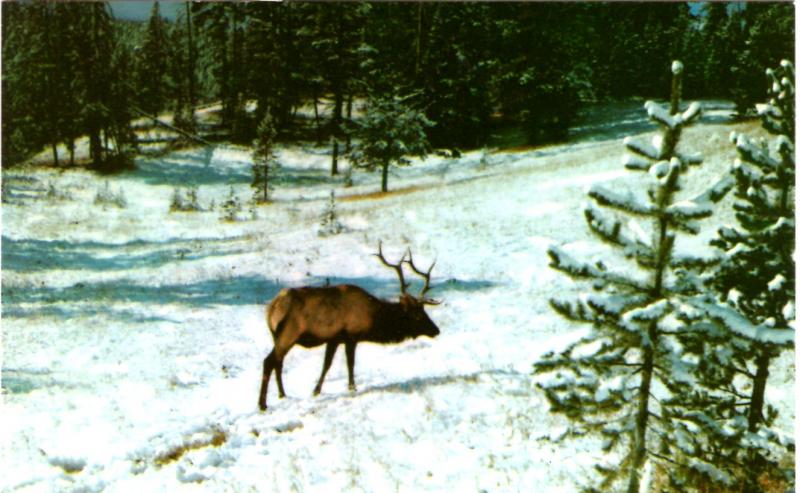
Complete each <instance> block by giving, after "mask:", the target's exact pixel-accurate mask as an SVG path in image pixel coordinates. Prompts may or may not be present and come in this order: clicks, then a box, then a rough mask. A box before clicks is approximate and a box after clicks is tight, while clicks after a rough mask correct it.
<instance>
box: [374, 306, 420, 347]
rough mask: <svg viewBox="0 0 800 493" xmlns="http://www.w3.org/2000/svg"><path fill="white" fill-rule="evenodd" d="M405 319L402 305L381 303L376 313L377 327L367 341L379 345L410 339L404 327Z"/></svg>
mask: <svg viewBox="0 0 800 493" xmlns="http://www.w3.org/2000/svg"><path fill="white" fill-rule="evenodd" d="M404 318H405V317H404V313H403V309H402V307H401V306H400V303H396V302H391V301H383V302H381V304H380V306H379V307H378V311H377V312H376V313H375V325H374V326H373V327H372V330H371V331H370V333H369V335H368V336H367V337H366V340H368V341H372V342H378V343H394V342H401V341H403V340H405V339H408V338H410V337H411V336H410V335H409V334H408V331H407V330H404V327H403V326H402V323H403V320H404Z"/></svg>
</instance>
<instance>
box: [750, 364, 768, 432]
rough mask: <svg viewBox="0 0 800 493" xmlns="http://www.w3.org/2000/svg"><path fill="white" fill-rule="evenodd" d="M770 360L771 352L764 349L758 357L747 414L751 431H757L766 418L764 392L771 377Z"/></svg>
mask: <svg viewBox="0 0 800 493" xmlns="http://www.w3.org/2000/svg"><path fill="white" fill-rule="evenodd" d="M769 361H770V357H769V353H767V351H766V350H762V352H761V353H760V354H759V355H758V359H756V376H755V378H754V379H753V392H752V394H751V396H750V408H749V409H748V416H747V429H748V430H749V431H751V432H755V431H756V430H757V429H758V425H759V423H761V422H762V421H763V420H764V412H763V411H764V392H765V390H766V388H767V378H768V377H769Z"/></svg>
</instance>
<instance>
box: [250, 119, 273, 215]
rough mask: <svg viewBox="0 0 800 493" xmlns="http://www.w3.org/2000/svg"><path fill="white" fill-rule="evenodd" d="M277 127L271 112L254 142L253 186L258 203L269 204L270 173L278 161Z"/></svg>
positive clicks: (259, 128) (260, 126) (259, 127)
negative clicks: (276, 154)
mask: <svg viewBox="0 0 800 493" xmlns="http://www.w3.org/2000/svg"><path fill="white" fill-rule="evenodd" d="M276 135H277V132H276V131H275V125H274V123H273V120H272V115H271V114H270V112H269V111H267V113H266V114H265V115H264V118H263V119H262V120H261V123H260V124H259V125H258V131H257V137H256V140H255V142H253V182H252V184H251V186H252V187H253V188H254V189H255V190H254V192H255V195H254V199H255V200H256V202H259V203H265V202H269V190H270V183H269V179H270V176H269V172H270V168H273V167H275V165H276V163H277V161H276V157H275V151H274V146H275V136H276Z"/></svg>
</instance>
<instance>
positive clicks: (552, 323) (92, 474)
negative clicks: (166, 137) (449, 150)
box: [0, 106, 794, 492]
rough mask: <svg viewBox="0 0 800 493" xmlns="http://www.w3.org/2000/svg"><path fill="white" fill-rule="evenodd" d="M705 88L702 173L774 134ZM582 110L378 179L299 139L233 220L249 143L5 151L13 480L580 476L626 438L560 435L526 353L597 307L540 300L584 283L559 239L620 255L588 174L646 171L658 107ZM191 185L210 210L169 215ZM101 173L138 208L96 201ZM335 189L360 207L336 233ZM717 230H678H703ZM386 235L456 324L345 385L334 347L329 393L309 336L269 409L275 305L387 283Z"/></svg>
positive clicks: (784, 366) (444, 486) (396, 484)
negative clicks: (626, 154) (569, 136)
mask: <svg viewBox="0 0 800 493" xmlns="http://www.w3.org/2000/svg"><path fill="white" fill-rule="evenodd" d="M711 108H712V111H709V112H708V113H707V114H706V117H705V120H704V122H703V123H702V124H700V125H698V126H696V127H694V128H691V129H689V130H687V132H686V134H685V137H684V139H683V140H682V145H684V146H686V147H687V148H690V149H692V150H698V151H701V152H702V153H703V154H704V155H705V158H706V164H705V165H704V166H703V167H702V168H701V169H700V170H698V171H696V172H695V173H694V174H693V175H691V176H692V177H693V178H694V179H695V180H696V183H701V184H706V183H708V182H709V181H710V180H712V179H714V177H716V176H719V175H720V174H722V173H724V172H726V171H727V169H728V167H729V166H730V164H731V163H732V162H733V160H734V158H735V150H734V148H733V146H731V145H730V144H729V142H728V135H729V134H730V132H731V131H732V130H736V131H747V132H750V133H758V132H759V127H758V124H757V123H754V122H744V123H728V122H727V121H726V118H725V108H724V107H718V106H711ZM713 108H717V110H714V109H713ZM720 108H721V109H720ZM601 116H603V117H602V118H601ZM585 122H586V123H585V125H583V126H582V127H581V128H578V129H574V131H573V141H572V142H571V143H569V144H565V145H558V146H548V147H542V148H535V149H524V150H519V151H517V152H509V151H502V152H500V151H497V152H486V153H484V152H481V151H475V152H469V153H465V154H463V155H462V156H461V157H460V158H458V159H450V158H443V157H436V156H433V157H429V158H428V159H426V160H425V161H424V162H419V161H414V162H413V164H412V166H409V167H405V168H395V169H394V170H393V174H392V176H391V177H390V181H389V187H390V190H392V191H391V192H389V193H388V194H376V193H375V191H376V190H377V189H378V183H379V180H380V177H379V175H378V174H367V173H363V172H357V173H354V174H353V179H354V184H353V186H352V187H348V188H344V187H343V186H342V181H343V178H341V177H337V178H330V177H329V176H328V173H329V168H328V166H329V159H330V158H329V155H328V152H329V150H328V149H327V148H319V147H314V146H283V147H281V148H280V149H279V152H278V159H279V161H280V162H281V168H280V170H279V171H278V172H277V178H276V181H275V190H274V195H273V197H274V202H273V203H272V204H269V205H264V206H258V207H255V208H254V210H253V211H250V210H248V207H247V206H246V205H245V207H244V208H243V210H242V211H241V213H240V214H239V220H237V221H232V222H225V221H221V220H220V216H221V214H222V211H221V210H220V205H221V204H222V203H223V202H224V201H225V200H226V198H227V196H228V194H229V190H230V189H231V187H232V188H233V190H234V191H235V193H236V194H237V195H238V196H239V197H240V198H241V199H242V201H245V202H246V200H247V198H248V197H249V196H250V193H251V191H250V188H249V183H250V179H251V175H250V165H251V160H250V155H249V149H247V148H244V147H237V146H230V145H222V144H220V145H218V146H216V147H213V148H190V149H185V150H181V151H176V152H174V153H171V154H168V155H166V156H163V157H150V158H140V159H138V161H137V168H136V169H135V170H132V171H129V172H126V173H123V174H120V175H117V176H114V177H113V178H105V177H98V176H97V175H96V174H93V173H91V172H89V171H86V170H81V169H75V170H57V169H53V168H42V167H36V166H33V165H28V166H25V167H17V168H13V169H11V170H7V171H5V172H4V175H3V179H4V182H5V185H4V188H5V191H6V200H7V202H6V203H4V204H3V208H2V219H3V233H2V235H3V238H2V240H3V242H2V265H3V274H2V311H3V336H2V337H3V339H2V343H3V361H2V386H3V394H2V398H3V406H2V416H1V417H0V419H2V421H3V423H4V425H3V427H2V434H3V435H2V437H1V439H0V441H2V443H3V445H4V448H3V458H2V461H3V463H4V464H5V473H4V474H3V478H2V480H0V485H1V489H2V490H3V491H56V490H57V491H61V490H71V489H76V490H83V491H100V490H107V491H131V490H134V489H139V490H141V491H183V490H190V489H195V488H197V486H198V484H199V486H200V487H201V488H202V489H205V490H213V491H230V490H236V491H249V490H253V491H259V490H262V489H263V488H265V485H269V486H270V487H272V488H274V489H275V490H277V491H294V490H296V491H320V492H323V491H548V492H559V491H563V492H572V491H575V490H576V489H577V488H578V486H579V485H580V484H582V483H583V482H584V481H585V480H586V478H588V477H590V476H591V475H592V474H593V468H594V466H595V464H598V463H603V462H604V461H609V460H611V459H612V458H609V457H607V456H605V455H604V454H603V452H602V451H601V450H600V448H599V446H598V444H597V443H595V442H594V441H593V440H576V441H573V442H568V443H569V445H568V447H565V446H563V445H557V444H554V443H551V442H548V441H547V440H546V439H547V438H548V437H553V436H558V435H560V434H561V433H562V432H563V431H564V429H565V425H566V422H565V421H563V420H562V419H560V418H557V417H554V416H552V415H550V414H549V413H548V411H547V403H546V400H545V399H544V396H543V395H542V394H541V393H540V391H538V390H537V388H536V387H535V385H534V380H533V377H532V375H531V373H532V364H533V362H535V361H536V360H537V359H538V358H539V357H540V355H541V354H543V353H544V352H547V351H550V350H553V349H557V348H559V347H563V346H564V345H565V344H567V343H568V342H569V341H571V340H574V339H575V338H576V337H579V336H580V334H581V332H582V331H583V330H585V328H583V327H581V326H576V325H572V324H570V323H568V322H566V321H564V320H563V319H561V318H560V317H558V316H557V315H556V314H555V313H554V312H553V311H552V310H551V308H550V307H549V305H548V299H549V298H550V297H552V296H554V295H562V294H564V293H570V292H578V291H579V290H581V289H582V287H581V286H577V285H575V284H574V283H572V282H571V281H569V280H568V279H567V278H565V277H564V276H562V275H560V274H557V273H556V272H555V271H553V270H551V269H550V268H549V267H548V266H547V264H548V258H547V255H546V250H547V247H548V246H549V245H551V244H559V245H565V248H566V249H568V250H571V251H581V252H583V254H585V255H593V256H596V257H597V258H600V257H602V256H604V255H608V254H609V250H608V249H606V248H605V247H603V246H602V245H598V244H597V243H595V242H593V241H592V240H591V238H590V233H589V231H588V229H587V228H586V226H585V224H584V219H583V214H582V207H583V203H584V201H585V200H586V194H585V189H586V188H587V187H588V186H589V185H591V184H594V183H598V182H607V183H613V184H614V186H615V187H623V188H625V187H630V188H634V187H637V186H639V184H640V182H638V181H637V180H638V179H640V178H641V177H638V176H635V175H632V174H630V173H628V172H626V171H625V170H624V169H623V167H622V165H621V164H620V158H621V156H622V155H623V146H622V143H621V141H620V140H618V138H619V137H621V136H622V135H624V134H627V133H630V132H632V131H633V132H648V131H650V128H648V126H647V125H646V124H644V123H643V122H644V112H640V114H637V115H635V116H633V115H629V109H620V108H616V109H615V108H604V109H603V110H602V115H599V114H598V115H591V118H589V117H587V118H586V119H585ZM187 185H193V186H195V187H197V190H198V196H199V202H200V206H201V207H202V208H203V209H206V210H203V211H198V212H173V213H170V212H169V205H170V201H171V200H172V196H173V194H174V192H175V189H176V187H186V186H187ZM106 187H108V190H109V191H110V193H111V195H116V196H117V198H120V197H122V198H124V201H123V200H118V202H121V203H123V202H124V204H123V206H122V207H118V206H116V205H114V204H112V203H97V202H98V200H97V197H98V196H103V194H104V193H105V192H104V189H105V188H106ZM331 190H334V191H335V195H336V212H337V216H338V220H339V221H340V222H341V223H342V225H343V226H344V231H343V232H341V233H340V234H336V235H328V236H325V235H320V234H319V231H320V228H321V226H320V222H321V217H322V215H323V213H324V211H325V208H326V204H327V201H328V197H329V194H330V191H331ZM686 193H691V186H690V189H689V190H687V191H686ZM100 202H103V201H102V200H100ZM212 202H213V205H214V207H213V209H212V208H211V205H212ZM726 206H727V203H725V204H723V205H722V206H720V208H725V207H726ZM731 220H732V217H731V216H730V213H723V214H720V215H718V216H715V218H714V219H712V220H711V221H712V225H710V226H713V225H714V224H713V223H716V224H720V223H725V222H729V221H731ZM713 233H714V228H713V227H709V228H707V229H706V232H705V233H703V234H702V235H701V236H700V237H699V238H697V239H696V240H694V241H692V242H691V244H689V243H688V242H687V243H685V244H680V245H679V246H678V248H683V249H694V250H697V249H698V248H705V245H706V244H707V241H708V239H709V238H710V236H711V235H713ZM379 240H380V241H383V244H384V245H385V249H386V251H387V254H389V255H390V256H393V257H394V256H399V255H400V254H401V252H402V251H403V250H404V249H405V248H406V247H410V248H411V249H412V250H413V252H414V254H415V259H419V260H420V262H421V263H423V264H426V263H427V262H430V261H432V260H434V259H436V267H435V269H434V271H433V289H432V291H431V295H432V296H434V297H436V298H438V299H441V300H442V301H443V303H442V304H441V305H439V306H437V307H433V308H430V309H429V310H428V313H429V314H430V315H431V318H432V319H434V321H435V322H436V323H437V325H438V326H439V328H440V329H441V335H440V336H439V337H437V338H436V339H433V340H431V339H425V338H422V339H417V340H414V341H408V342H405V343H402V344H399V345H394V346H377V345H370V344H362V345H360V346H359V348H358V358H357V359H358V362H357V364H356V383H357V385H358V391H357V392H356V393H355V394H352V395H351V394H350V393H349V392H348V390H347V385H346V370H345V363H344V352H343V351H340V352H339V353H338V354H337V356H336V358H335V360H334V363H333V366H332V367H331V370H330V373H329V374H328V377H327V379H326V384H325V387H324V388H323V391H322V394H321V395H320V396H319V397H316V398H314V397H312V396H311V390H312V388H313V385H314V383H315V382H316V379H317V377H318V374H319V371H320V368H321V365H322V356H323V351H322V349H313V350H306V349H303V348H300V347H297V348H294V349H293V350H292V351H291V352H290V353H289V355H288V357H287V359H286V363H285V367H284V377H285V378H284V381H285V383H286V390H287V393H288V394H289V397H288V398H286V399H283V400H279V399H278V398H277V393H276V391H275V388H274V385H273V386H272V388H271V390H270V396H269V404H270V408H269V410H268V411H267V412H266V413H260V412H259V411H258V409H257V406H256V397H257V391H258V386H259V384H260V372H261V362H262V360H263V358H264V356H266V354H267V353H268V351H269V350H270V348H271V345H272V341H271V338H270V336H269V335H268V332H267V328H266V325H265V322H264V305H265V303H266V302H268V301H269V299H271V298H272V297H273V296H274V295H275V294H276V293H277V292H278V290H279V289H280V288H281V287H283V286H300V285H324V284H325V283H326V282H331V283H340V282H348V283H354V284H358V285H360V286H362V287H364V288H366V289H368V290H369V291H371V292H373V293H374V294H376V295H379V296H382V297H386V298H390V297H394V296H396V294H397V292H398V288H397V281H396V279H395V277H394V273H393V272H391V271H390V270H389V269H386V268H385V267H383V266H382V265H381V264H380V263H379V262H378V261H377V260H376V259H375V258H374V257H373V256H372V255H371V254H373V253H375V251H376V249H377V244H378V242H379ZM412 289H413V287H412ZM771 374H772V375H773V376H774V378H772V379H771V380H770V382H771V383H772V384H773V385H774V386H773V387H770V388H769V389H768V391H767V397H768V399H769V400H770V401H771V402H773V403H776V404H778V407H779V410H780V411H781V417H780V423H781V424H782V427H783V428H784V429H785V430H791V429H792V426H793V421H794V395H793V393H792V392H791V389H792V388H793V387H794V361H793V355H789V354H787V355H784V356H783V357H782V358H781V359H780V360H779V361H778V362H777V363H776V365H775V367H774V368H773V369H772V370H771Z"/></svg>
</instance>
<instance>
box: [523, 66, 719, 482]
mask: <svg viewBox="0 0 800 493" xmlns="http://www.w3.org/2000/svg"><path fill="white" fill-rule="evenodd" d="M682 71H683V66H682V64H681V63H680V62H678V61H676V62H673V64H672V73H673V79H672V97H671V102H670V107H669V109H665V108H662V107H661V106H659V105H658V104H656V103H654V102H652V101H648V102H647V103H645V106H644V107H645V109H646V111H647V114H648V116H649V117H650V119H651V120H652V121H654V122H655V123H657V124H658V125H660V126H661V128H662V132H661V133H660V134H659V135H656V136H655V137H654V138H653V139H652V143H644V142H639V141H637V140H633V139H631V138H626V139H625V140H624V143H625V146H626V147H627V148H628V150H629V151H630V152H631V154H630V155H628V156H626V158H625V160H624V165H625V167H626V168H627V169H629V170H632V171H645V172H648V173H649V175H648V177H647V178H646V180H647V181H648V182H649V183H650V184H649V185H648V187H647V193H646V195H645V194H643V193H639V192H638V190H631V191H626V192H617V191H613V190H610V189H608V188H607V187H604V186H603V185H600V184H598V185H595V186H593V187H592V188H591V189H590V191H589V196H590V197H591V198H592V199H593V200H594V202H595V203H596V204H598V205H600V206H604V207H608V208H611V209H614V210H616V211H618V212H621V213H623V214H627V215H631V216H633V218H631V219H630V220H629V221H628V222H627V224H626V225H624V226H623V222H622V220H621V219H619V218H618V217H617V216H614V215H611V214H608V213H603V212H602V211H601V210H600V209H598V208H597V207H596V206H595V205H593V204H589V205H588V206H587V208H586V209H585V211H584V213H585V216H586V221H587V223H588V225H589V228H590V230H591V231H592V233H594V234H595V235H596V236H598V237H599V238H600V239H601V240H603V241H604V242H606V243H608V244H610V245H611V246H612V247H614V248H618V249H620V250H621V253H622V255H624V257H626V258H628V259H630V260H631V261H624V260H623V259H622V258H621V257H622V255H621V256H620V259H619V260H620V265H619V267H618V268H617V269H616V270H612V269H609V268H608V267H607V266H606V264H605V262H603V261H602V260H598V261H596V262H582V261H578V260H575V259H573V258H572V257H571V256H570V255H569V254H568V253H567V252H566V251H565V250H564V249H562V248H559V247H555V246H554V247H551V248H550V250H549V251H548V253H549V255H550V257H551V267H553V268H555V269H558V270H560V271H562V272H564V273H566V274H567V275H569V276H571V277H573V278H575V279H578V280H587V281H591V282H592V285H593V289H594V291H593V292H589V293H585V294H583V295H581V296H580V298H579V299H577V300H574V301H560V300H555V299H552V300H551V305H552V307H553V308H554V309H555V310H556V311H557V312H558V313H560V314H561V315H563V316H565V317H566V318H567V319H570V320H574V321H579V322H588V323H591V324H592V329H591V330H590V331H588V332H587V334H586V335H585V336H583V337H582V338H580V339H579V340H578V341H577V342H575V343H573V344H571V345H569V346H568V347H567V348H566V349H565V350H564V351H562V352H560V353H558V354H553V353H549V354H546V355H545V356H544V357H543V358H542V360H540V361H539V362H537V363H536V364H535V372H536V373H537V374H538V375H539V376H538V377H537V381H538V386H539V387H540V388H541V389H543V390H544V392H545V394H546V397H547V399H548V401H549V403H550V410H551V412H554V413H559V414H563V415H565V416H566V417H567V418H568V419H569V420H570V421H571V426H570V430H569V432H568V433H567V434H566V435H565V436H568V435H573V436H580V435H585V434H589V433H591V434H595V435H600V436H601V437H602V438H603V439H604V444H603V449H604V450H605V451H607V452H612V451H616V450H619V449H620V448H623V449H624V448H626V449H627V450H623V451H622V452H621V457H620V462H619V464H618V465H616V466H609V465H598V466H596V467H597V469H598V471H599V472H600V474H601V477H602V483H601V484H600V485H599V487H598V488H594V487H588V488H587V490H588V491H609V490H610V489H611V488H613V487H614V485H618V484H620V482H624V481H625V478H626V476H627V491H628V492H629V493H638V492H639V491H640V482H641V477H642V471H643V469H644V464H645V462H646V460H651V461H655V462H657V463H662V464H663V463H668V462H669V458H668V457H667V456H666V455H664V454H663V452H664V451H665V448H664V447H667V448H669V447H671V445H670V443H669V442H670V440H669V438H668V436H669V430H670V423H669V422H667V421H666V420H664V419H663V417H662V416H663V413H664V409H663V408H662V405H661V402H660V399H661V398H663V397H669V395H670V392H669V388H670V387H671V382H672V381H673V380H675V379H676V378H681V377H685V376H686V374H687V372H686V365H689V363H687V362H685V361H684V359H683V358H682V355H681V354H680V350H679V348H678V345H677V344H676V343H675V338H676V333H677V332H678V331H679V330H680V322H679V321H678V320H677V318H676V317H675V313H674V312H675V308H676V306H678V305H679V303H680V301H679V300H680V299H681V298H682V297H683V296H684V295H685V294H686V293H691V292H694V291H695V290H697V288H698V286H697V284H698V283H695V282H692V277H691V276H690V275H688V274H687V272H688V269H690V268H692V267H694V266H696V265H698V264H702V261H701V260H700V259H699V258H693V257H692V256H690V255H687V254H684V253H680V254H679V253H677V252H675V248H674V247H675V239H676V233H678V232H680V233H686V234H697V233H698V232H699V231H700V228H699V226H698V224H697V220H699V219H702V218H706V217H708V216H710V215H711V213H712V207H711V202H716V201H718V200H719V199H721V198H722V197H723V196H724V195H725V193H727V191H728V190H729V189H730V187H731V186H732V180H731V179H729V178H727V179H723V180H721V181H720V182H718V183H716V184H714V185H713V186H711V187H710V188H709V189H707V190H705V191H703V192H702V193H700V194H699V195H696V196H694V197H693V198H688V199H679V198H678V195H679V192H680V191H681V190H682V188H681V184H680V181H681V180H680V178H681V177H682V176H683V175H684V174H685V173H686V172H687V170H688V169H689V167H690V166H692V165H698V164H700V162H701V161H702V159H701V157H700V156H698V155H688V154H684V153H682V152H680V151H679V150H678V149H677V145H678V141H679V139H680V136H681V131H682V129H683V128H684V127H685V126H686V125H688V124H690V123H691V122H692V121H693V120H695V118H697V116H698V115H699V114H700V105H699V104H698V103H693V104H691V105H690V106H689V107H688V108H687V109H686V110H685V111H683V112H681V111H680V94H681V72H682ZM637 218H639V219H647V220H649V222H651V223H652V226H651V228H650V229H651V231H650V233H649V234H648V233H647V232H646V225H641V224H639V222H638V221H637V220H636V219H637ZM636 266H638V268H637V267H636ZM655 396H658V399H657V398H656V397H655ZM648 431H650V432H651V433H650V434H648Z"/></svg>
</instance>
